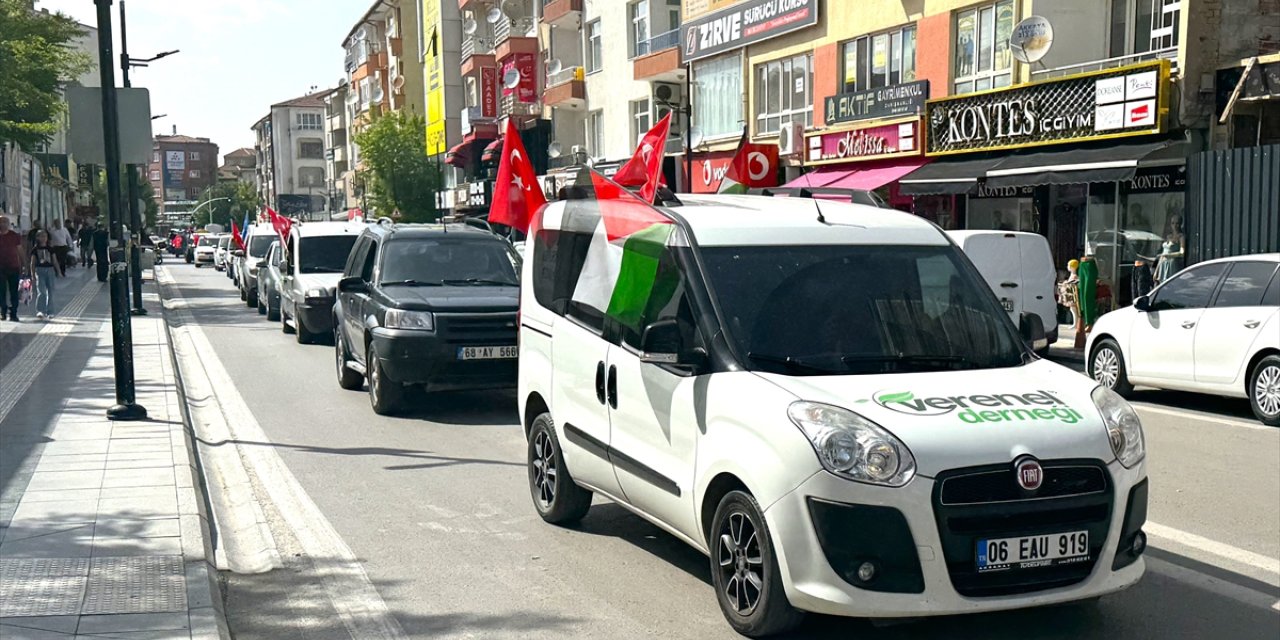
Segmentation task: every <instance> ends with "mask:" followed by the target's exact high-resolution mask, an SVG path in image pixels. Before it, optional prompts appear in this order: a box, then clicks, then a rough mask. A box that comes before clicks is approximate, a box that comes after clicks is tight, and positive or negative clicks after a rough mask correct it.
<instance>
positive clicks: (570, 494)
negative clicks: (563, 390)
mask: <svg viewBox="0 0 1280 640" xmlns="http://www.w3.org/2000/svg"><path fill="white" fill-rule="evenodd" d="M528 462H529V494H530V496H532V497H533V507H534V508H535V509H537V510H538V515H539V516H541V517H542V519H543V520H545V521H547V522H550V523H551V524H560V525H564V524H573V523H575V522H577V521H579V520H581V519H582V518H583V517H584V516H586V515H587V510H589V509H590V508H591V492H590V491H588V490H586V489H583V488H582V487H580V486H578V483H576V482H574V481H573V476H572V475H571V474H570V473H569V468H568V467H567V466H565V463H564V454H563V453H562V452H561V450H560V440H559V439H558V438H556V428H555V423H554V422H552V420H551V414H550V413H544V414H542V415H540V416H538V417H537V418H534V419H533V427H532V428H531V429H530V430H529V455H528Z"/></svg>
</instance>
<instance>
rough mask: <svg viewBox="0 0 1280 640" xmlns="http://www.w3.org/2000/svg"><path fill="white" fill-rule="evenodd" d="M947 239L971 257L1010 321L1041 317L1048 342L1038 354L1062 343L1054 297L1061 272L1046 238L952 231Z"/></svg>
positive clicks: (1001, 233)
mask: <svg viewBox="0 0 1280 640" xmlns="http://www.w3.org/2000/svg"><path fill="white" fill-rule="evenodd" d="M947 235H949V236H951V239H952V240H954V241H955V242H956V244H957V245H960V248H961V249H963V250H964V253H965V255H967V256H969V260H970V261H971V262H973V266H975V267H977V268H978V273H981V274H982V278H983V279H984V280H986V281H987V286H988V287H991V290H992V291H993V292H995V294H996V297H997V298H999V299H1000V305H1001V306H1003V307H1004V310H1005V311H1007V312H1008V313H1009V317H1010V318H1012V319H1013V320H1014V321H1015V322H1017V321H1018V318H1020V317H1021V315H1022V313H1023V312H1026V313H1034V314H1036V315H1038V316H1040V321H1041V322H1042V323H1044V327H1045V331H1046V335H1045V337H1046V340H1045V344H1044V345H1036V346H1035V349H1036V350H1038V351H1045V350H1047V349H1048V347H1049V345H1051V344H1053V343H1054V342H1056V341H1057V340H1058V303H1057V299H1056V298H1055V297H1054V289H1055V287H1057V285H1058V272H1057V269H1055V268H1054V266H1053V255H1052V253H1051V252H1050V251H1049V241H1048V240H1047V239H1045V237H1044V236H1042V235H1040V234H1038V233H1026V232H1022V231H948V232H947Z"/></svg>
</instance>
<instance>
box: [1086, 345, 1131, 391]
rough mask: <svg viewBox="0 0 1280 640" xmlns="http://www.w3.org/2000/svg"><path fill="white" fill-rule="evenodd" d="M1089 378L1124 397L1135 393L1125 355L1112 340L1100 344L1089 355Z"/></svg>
mask: <svg viewBox="0 0 1280 640" xmlns="http://www.w3.org/2000/svg"><path fill="white" fill-rule="evenodd" d="M1089 377H1090V378H1093V379H1094V381H1095V382H1097V383H1098V384H1100V385H1102V386H1104V387H1106V388H1108V389H1111V390H1112V391H1115V392H1116V393H1118V394H1120V395H1122V396H1127V395H1129V394H1130V393H1133V385H1132V384H1130V383H1129V369H1128V367H1126V366H1125V363H1124V354H1123V353H1121V352H1120V345H1118V344H1116V341H1115V340H1112V339H1110V338H1107V339H1105V340H1102V341H1100V342H1098V344H1097V346H1095V347H1094V348H1093V353H1091V354H1089Z"/></svg>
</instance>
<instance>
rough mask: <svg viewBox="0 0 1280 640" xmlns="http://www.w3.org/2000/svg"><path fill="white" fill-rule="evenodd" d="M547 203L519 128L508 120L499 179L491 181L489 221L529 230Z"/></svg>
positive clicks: (499, 167)
mask: <svg viewBox="0 0 1280 640" xmlns="http://www.w3.org/2000/svg"><path fill="white" fill-rule="evenodd" d="M546 203H547V197H546V196H544V195H543V194H542V187H541V186H539V185H538V176H537V174H535V173H534V172H533V164H532V163H530V162H529V154H528V153H526V152H525V150H524V143H523V142H521V140H520V132H519V131H516V125H515V122H513V121H512V120H507V133H506V135H505V137H504V138H503V143H502V160H501V161H500V162H499V164H498V180H497V182H496V183H494V185H493V204H492V206H490V207H489V222H490V223H497V224H505V225H507V226H508V227H511V228H513V229H519V230H520V231H528V230H529V221H530V220H532V219H533V217H534V215H535V214H537V213H538V209H541V208H542V206H543V205H545V204H546Z"/></svg>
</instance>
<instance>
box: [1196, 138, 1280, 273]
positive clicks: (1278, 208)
mask: <svg viewBox="0 0 1280 640" xmlns="http://www.w3.org/2000/svg"><path fill="white" fill-rule="evenodd" d="M1187 169H1188V173H1189V175H1188V178H1189V180H1188V185H1187V220H1186V225H1185V228H1186V230H1187V239H1188V243H1187V245H1188V246H1187V253H1188V256H1187V257H1188V262H1189V263H1195V262H1201V261H1204V260H1212V259H1214V258H1222V257H1227V256H1238V255H1247V254H1252V253H1274V252H1280V145H1267V146H1260V147H1247V148H1242V149H1228V150H1224V151H1204V152H1201V153H1197V154H1194V155H1192V156H1191V158H1190V161H1189V162H1188V165H1187Z"/></svg>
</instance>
